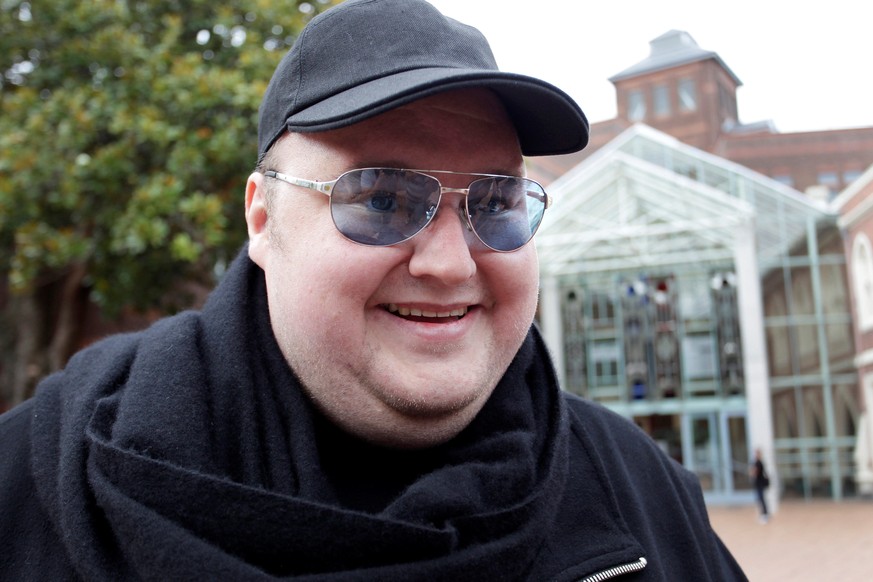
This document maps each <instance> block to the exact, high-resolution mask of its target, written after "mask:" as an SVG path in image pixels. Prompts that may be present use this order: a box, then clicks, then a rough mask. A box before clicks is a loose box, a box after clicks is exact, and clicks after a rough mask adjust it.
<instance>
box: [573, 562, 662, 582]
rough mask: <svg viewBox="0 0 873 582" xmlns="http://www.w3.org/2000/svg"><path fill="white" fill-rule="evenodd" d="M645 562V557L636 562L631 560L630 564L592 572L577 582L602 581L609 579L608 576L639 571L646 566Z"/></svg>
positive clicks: (613, 576)
mask: <svg viewBox="0 0 873 582" xmlns="http://www.w3.org/2000/svg"><path fill="white" fill-rule="evenodd" d="M647 563H648V562H646V559H645V558H640V559H639V560H637V561H636V562H631V563H630V564H622V565H621V566H615V567H612V568H610V569H608V570H603V571H602V572H598V573H596V574H592V575H591V576H588V577H587V578H583V579H582V580H580V581H579V582H603V580H609V579H610V578H615V577H617V576H621V575H622V574H630V573H631V572H639V571H640V570H642V569H643V568H645V567H646V564H647Z"/></svg>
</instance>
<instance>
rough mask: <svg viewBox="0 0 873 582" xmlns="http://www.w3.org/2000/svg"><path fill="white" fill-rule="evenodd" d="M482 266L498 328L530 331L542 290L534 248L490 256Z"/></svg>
mask: <svg viewBox="0 0 873 582" xmlns="http://www.w3.org/2000/svg"><path fill="white" fill-rule="evenodd" d="M485 261H486V262H485V264H481V265H480V268H481V270H482V271H483V272H485V273H488V278H489V286H490V287H491V289H492V292H493V293H494V299H495V309H496V310H497V313H498V316H499V318H500V321H501V322H502V323H500V324H499V325H501V326H503V327H505V328H507V331H508V330H509V329H515V330H516V331H522V332H524V333H526V332H527V328H528V327H529V326H530V324H531V322H532V321H533V318H534V314H535V312H536V306H537V294H538V290H539V266H538V263H537V255H536V251H535V250H534V248H533V247H532V246H531V245H529V246H528V247H525V248H524V249H521V250H519V251H517V252H516V253H509V254H499V253H494V254H490V255H489V256H488V257H487V259H486V260H485Z"/></svg>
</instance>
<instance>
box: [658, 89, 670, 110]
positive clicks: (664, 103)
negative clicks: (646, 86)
mask: <svg viewBox="0 0 873 582" xmlns="http://www.w3.org/2000/svg"><path fill="white" fill-rule="evenodd" d="M654 101H655V104H654V109H655V115H658V116H664V115H670V89H669V87H667V86H666V85H658V86H657V87H655V92H654Z"/></svg>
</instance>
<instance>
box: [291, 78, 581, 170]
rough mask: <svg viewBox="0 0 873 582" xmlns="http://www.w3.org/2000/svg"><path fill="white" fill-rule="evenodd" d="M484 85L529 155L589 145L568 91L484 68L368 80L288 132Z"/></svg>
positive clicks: (299, 118)
mask: <svg viewBox="0 0 873 582" xmlns="http://www.w3.org/2000/svg"><path fill="white" fill-rule="evenodd" d="M474 87H484V88H488V89H491V90H492V91H494V92H495V93H496V94H497V95H498V97H500V99H501V101H503V104H504V106H505V107H506V110H507V112H508V113H509V116H510V118H511V119H512V121H513V123H514V124H515V127H516V131H517V132H518V138H519V142H520V143H521V150H522V153H523V154H524V155H527V156H543V155H557V154H567V153H572V152H576V151H579V150H581V149H582V148H584V147H585V146H586V145H587V143H588V129H589V126H588V120H587V119H586V118H585V114H584V113H582V110H581V109H580V108H579V106H578V105H577V104H576V102H575V101H574V100H573V99H572V98H571V97H569V96H568V95H567V94H566V93H564V92H563V91H561V90H560V89H558V88H557V87H555V86H554V85H551V84H549V83H546V82H545V81H541V80H539V79H536V78H534V77H528V76H525V75H518V74H514V73H503V72H500V71H483V70H482V69H475V70H468V69H446V68H432V69H414V70H410V71H403V72H400V73H396V74H393V75H390V76H387V77H383V78H380V79H375V80H373V81H369V82H367V83H363V84H361V85H358V86H356V87H353V88H351V89H347V90H346V91H342V92H340V93H337V94H335V95H332V96H330V97H328V98H326V99H323V100H321V101H319V102H318V103H315V104H313V105H311V106H309V107H307V108H305V109H302V110H301V111H298V112H297V113H295V114H293V115H291V116H290V117H289V118H288V119H287V121H286V127H287V129H288V130H289V131H294V132H300V133H307V132H317V131H326V130H330V129H338V128H340V127H345V126H348V125H352V124H354V123H358V122H360V121H363V120H365V119H368V118H370V117H373V116H375V115H379V114H380V113H384V112H386V111H389V110H391V109H394V108H395V107H399V106H401V105H404V104H406V103H410V102H412V101H415V100H417V99H421V98H423V97H427V96H430V95H434V94H436V93H442V92H444V91H450V90H454V89H466V88H474Z"/></svg>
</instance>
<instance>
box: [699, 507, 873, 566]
mask: <svg viewBox="0 0 873 582" xmlns="http://www.w3.org/2000/svg"><path fill="white" fill-rule="evenodd" d="M709 515H710V521H711V522H712V526H713V528H714V529H715V531H716V532H718V534H719V535H720V536H721V538H722V540H723V541H724V543H725V544H726V545H727V547H728V548H730V550H731V552H732V553H733V554H734V556H735V557H736V559H737V561H738V562H739V563H740V565H741V566H742V567H743V569H744V570H745V571H746V574H747V575H748V576H749V580H751V581H752V582H757V581H762V582H770V581H783V580H787V581H791V582H803V581H805V580H840V581H842V582H849V581H858V582H861V581H863V582H870V581H873V501H871V500H866V501H865V500H853V501H843V502H830V501H812V502H804V501H783V502H782V503H781V504H780V506H779V511H778V513H777V514H776V515H775V516H774V517H773V519H772V520H771V521H770V522H769V523H767V524H766V525H762V524H760V523H758V520H757V512H756V510H755V507H754V506H745V507H717V506H714V507H710V508H709Z"/></svg>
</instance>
